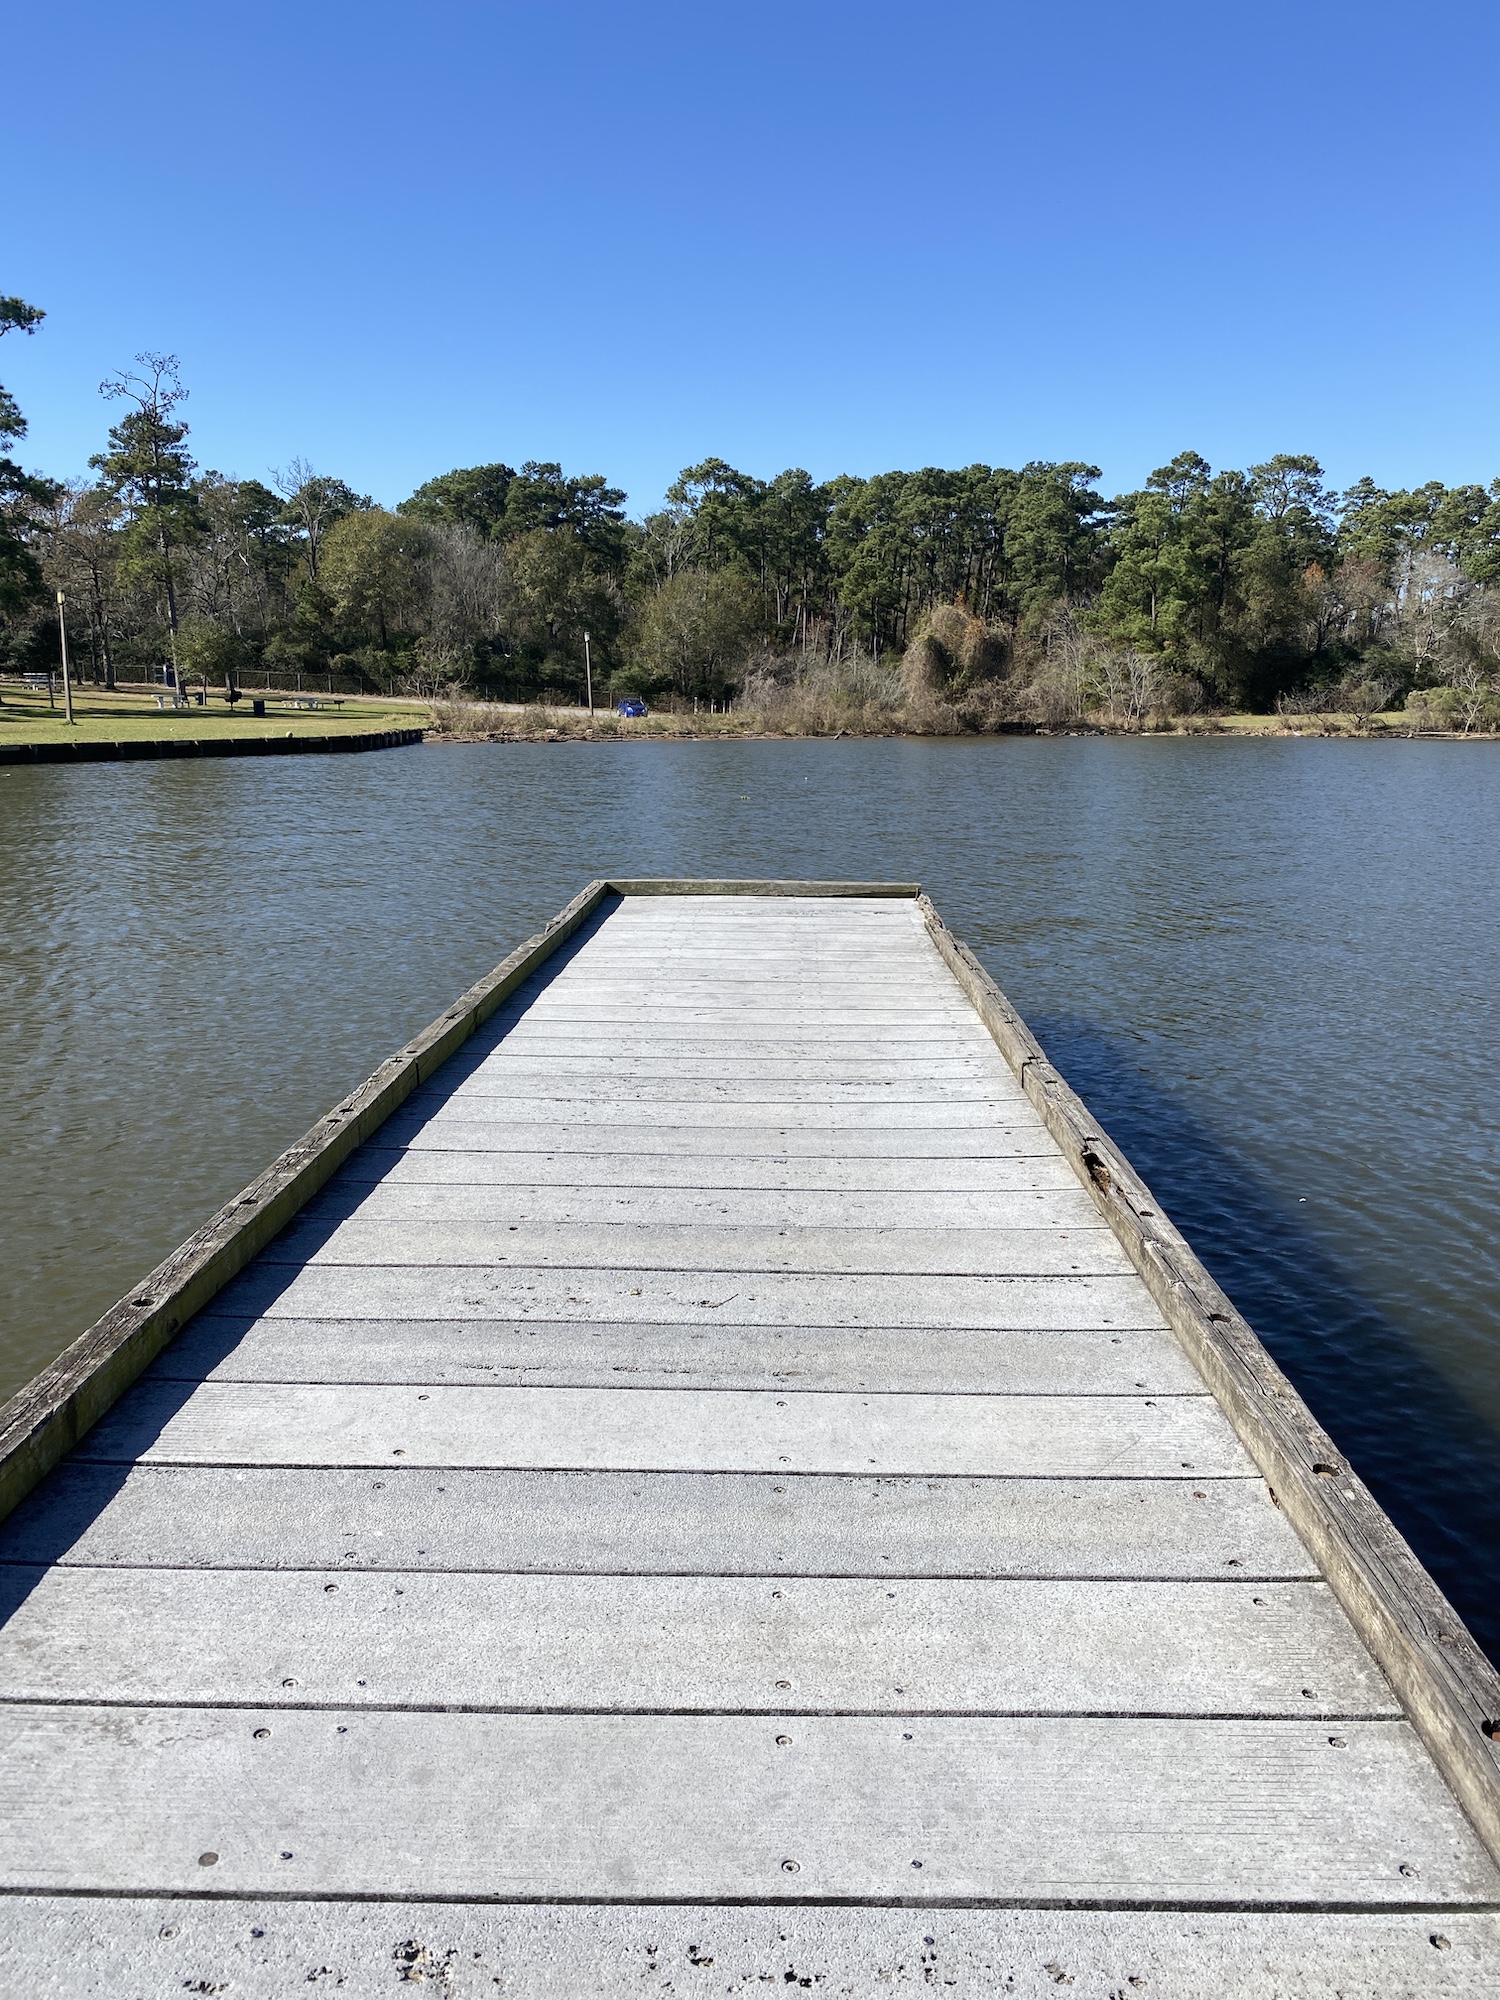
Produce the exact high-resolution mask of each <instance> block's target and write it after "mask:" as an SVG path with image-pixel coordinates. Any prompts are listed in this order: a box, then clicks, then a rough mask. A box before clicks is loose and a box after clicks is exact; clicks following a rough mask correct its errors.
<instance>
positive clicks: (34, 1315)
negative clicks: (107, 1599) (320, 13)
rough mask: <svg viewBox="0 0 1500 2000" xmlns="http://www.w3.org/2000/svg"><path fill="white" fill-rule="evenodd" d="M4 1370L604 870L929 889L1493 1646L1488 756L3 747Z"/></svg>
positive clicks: (1391, 749)
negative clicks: (56, 763)
mask: <svg viewBox="0 0 1500 2000" xmlns="http://www.w3.org/2000/svg"><path fill="white" fill-rule="evenodd" d="M0 835H3V844H0V1008H3V1024H4V1044H3V1046H4V1051H5V1056H6V1063H7V1068H8V1072H9V1075H8V1087H7V1091H6V1106H7V1113H8V1115H7V1117H6V1120H5V1124H4V1128H3V1135H0V1250H3V1255H4V1264H5V1278H6V1287H5V1290H6V1293H7V1301H6V1318H5V1322H4V1329H3V1334H0V1393H3V1392H6V1391H8V1390H10V1389H11V1388H14V1387H15V1386H16V1385H17V1384H19V1383H21V1382H22V1381H24V1380H25V1379H26V1378H27V1377H28V1376H29V1375H30V1374H31V1373H33V1371H34V1370H35V1369H36V1368H38V1367H39V1366H41V1365H42V1364H43V1363H44V1362H46V1361H48V1360H49V1359H50V1358H51V1357H52V1356H53V1355H54V1354H56V1353H57V1352H58V1350H59V1349H60V1348H62V1347H63V1346H64V1345H66V1343H67V1342H68V1341H69V1340H70V1339H71V1338H72V1337H73V1336H74V1335H75V1334H76V1333H78V1332H79V1331H81V1330H82V1328H83V1327H85V1326H86V1325H87V1324H88V1323H89V1322H90V1321H91V1320H93V1319H94V1318H95V1317H96V1316H97V1315H98V1314H99V1313H100V1312H101V1311H102V1310H103V1309H104V1308H105V1307H106V1306H108V1305H110V1304H111V1303H112V1302H113V1301H114V1299H115V1298H116V1297H117V1296H119V1294H120V1293H122V1292H123V1291H124V1290H125V1289H126V1288H127V1286H129V1285H130V1284H131V1283H132V1282H133V1281H134V1280H135V1279H136V1278H138V1277H140V1276H141V1275H143V1274H144V1272H145V1271H146V1270H147V1269H149V1268H150V1266H151V1265H153V1264H154V1263H156V1262H157V1261H158V1259H159V1258H160V1257H161V1256H162V1255H164V1254H165V1253H166V1252H167V1251H168V1250H169V1249H171V1248H172V1246H173V1245H174V1244H176V1243H177V1242H178V1241H180V1240H181V1238H182V1237H183V1236H185V1235H186V1234H187V1233H188V1232H189V1231H190V1230H191V1229H193V1228H194V1227H195V1226H196V1225H197V1224H198V1223H199V1222H201V1221H202V1220H203V1218H204V1217H205V1216H207V1215H208V1214H209V1213H210V1211H211V1210H212V1209H214V1208H215V1207H216V1206H217V1205H218V1204H219V1203H220V1202H221V1201H223V1200H224V1199H226V1198H227V1197H228V1196H229V1195H230V1194H232V1193H233V1192H234V1191H235V1190H236V1189H238V1188H239V1187H240V1186H241V1185H242V1184H243V1183H244V1182H245V1181H246V1180H248V1179H249V1178H250V1176H251V1175H252V1174H253V1173H254V1172H255V1171H256V1170H258V1169H259V1168H260V1167H262V1166H264V1165H265V1164H266V1163H267V1162H268V1161H269V1160H270V1159H271V1158H272V1157H273V1155H274V1154H276V1153H277V1152H278V1151H280V1149H281V1148H282V1147H284V1146H285V1145H287V1144H289V1143H290V1142H291V1141H292V1140H293V1139H295V1138H297V1137H298V1136H299V1135H300V1134H301V1133H302V1132H303V1131H304V1130H305V1129H306V1128H307V1126H308V1125H309V1124H311V1122H312V1121H313V1119H314V1118H315V1117H316V1116H317V1114H318V1113H319V1112H321V1111H322V1110H324V1109H325V1108H326V1107H327V1106H328V1105H329V1104H330V1103H331V1102H332V1101H333V1100H334V1099H336V1098H337V1097H339V1096H341V1095H342V1094H343V1093H344V1092H345V1091H346V1090H348V1089H350V1088H351V1087H352V1086H353V1085H354V1084H356V1083H357V1082H359V1081H360V1080H361V1079H362V1078H363V1077H364V1076H365V1075H366V1074H367V1073H368V1072H369V1071H370V1070H371V1069H372V1068H373V1067H374V1065H375V1064H376V1062H377V1061H379V1060H380V1059H381V1058H382V1057H383V1056H385V1055H386V1054H388V1053H389V1052H390V1051H391V1050H392V1049H393V1048H395V1047H396V1046H397V1045H398V1044H399V1043H400V1042H402V1041H403V1040H405V1038H406V1037H407V1036H408V1035H409V1034H411V1033H412V1032H413V1031H414V1030H415V1029H417V1028H419V1027H421V1026H422V1025H423V1024H424V1023H425V1022H427V1021H428V1020H429V1019H430V1018H431V1017H432V1016H433V1015H434V1014H436V1013H437V1012H438V1011H439V1009H440V1008H441V1007H442V1006H444V1005H445V1004H446V1003H447V1002H448V1001H449V1000H450V999H451V998H452V997H453V996H454V995H455V994H456V993H458V992H459V991H460V989H461V988H463V987H464V986H466V985H468V984H469V982H470V981H471V980H473V979H475V978H476V977H478V976H479V975H480V974H481V973H483V972H485V971H487V970H488V969H489V967H490V966H491V965H493V964H494V963H495V961H496V960H497V959H499V958H500V957H501V956H503V954H504V953H505V952H506V951H508V950H509V949H510V948H511V947H512V946H513V945H515V944H516V943H518V942H519V941H520V940H521V939H522V938H523V937H525V936H526V935H528V934H529V933H530V932H531V931H532V930H534V929H535V928H537V926H538V925H540V924H541V923H542V922H543V921H544V920H545V919H546V918H547V917H548V916H550V915H551V914H552V913H553V911H555V910H556V909H557V908H558V907H559V906H560V905H561V904H563V903H564V902H566V901H567V900H568V898H569V897H570V896H572V895H573V893H574V892H575V891H576V890H577V889H578V888H579V887H580V886H581V885H582V884H583V883H584V882H585V881H587V880H588V879H589V878H590V877H591V876H594V875H602V874H608V873H617V874H632V875H650V874H662V875H762V876H770V875H777V876H833V875H838V876H865V877H873V876H881V877H887V878H898V879H906V880H920V881H921V882H922V883H923V884H924V885H925V886H926V887H927V889H928V890H929V891H930V893H931V894H932V896H933V897H934V899H935V901H936V902H937V904H938V907H939V908H940V909H941V910H942V912H943V914H944V916H945V917H946V918H947V919H948V921H949V923H950V924H951V925H952V926H953V928H954V929H955V930H956V931H957V932H958V933H959V935H960V936H962V937H965V938H967V939H968V940H969V942H970V943H971V944H973V945H974V946H975V948H976V949H977V950H978V952H979V954H980V955H981V957H982V958H983V959H984V960H985V962H986V964H987V965H988V966H989V968H990V970H991V971H992V972H993V973H994V975H995V977H996V978H997V979H998V980H999V982H1000V984H1001V985H1002V986H1003V987H1005V989H1006V990H1007V992H1008V993H1009V994H1010V995H1011V997H1012V999H1014V1000H1015V1001H1016V1002H1017V1004H1018V1005H1019V1006H1020V1007H1021V1009H1022V1011H1023V1012H1024V1013H1025V1014H1026V1016H1027V1018H1028V1020H1029V1021H1030V1023H1031V1025H1032V1026H1033V1028H1034V1029H1035V1030H1036V1031H1037V1032H1038V1034H1039V1035H1040V1037H1041V1039H1042V1041H1043V1042H1044V1043H1045V1044H1046V1046H1047V1049H1048V1051H1049V1053H1050V1054H1051V1056H1052V1058H1053V1060H1054V1061H1055V1062H1056V1063H1057V1064H1058V1066H1059V1067H1060V1068H1061V1069H1062V1070H1063V1072H1064V1073H1065V1074H1066V1075H1067V1076H1068V1078H1069V1079H1070V1081H1071V1082H1072V1083H1073V1084H1074V1085H1075V1086H1076V1087H1077V1088H1078V1089H1079V1090H1080V1091H1081V1092H1082V1093H1083V1095H1084V1096H1085V1097H1086V1098H1087V1099H1088V1100H1089V1102H1090V1104H1091V1106H1092V1107H1093V1109H1094V1110H1095V1112H1096V1113H1097V1114H1098V1115H1099V1117H1100V1118H1101V1119H1102V1120H1103V1122H1104V1123H1105V1125H1106V1126H1107V1127H1108V1128H1109V1129H1110V1130H1111V1131H1112V1132H1113V1134H1114V1136H1115V1137H1116V1139H1117V1140H1119V1141H1120V1143H1121V1144H1122V1145H1123V1146H1124V1147H1125V1149H1126V1150H1127V1151H1128V1152H1129V1154H1130V1155H1131V1157H1132V1158H1133V1159H1134V1160H1135V1162H1136V1164H1137V1165H1138V1166H1139V1167H1140V1168H1141V1170H1142V1171H1143V1172H1144V1174H1145V1175H1146V1177H1147V1179H1148V1180H1150V1181H1151V1182H1152V1183H1153V1184H1154V1185H1155V1188H1156V1191H1157V1193H1158V1195H1159V1196H1160V1197H1161V1199H1162V1201H1163V1202H1164V1204H1165V1205H1166V1206H1167V1207H1168V1208H1169V1209H1170V1210H1171V1212H1172V1213H1173V1215H1174V1217H1175V1218H1176V1220H1177V1221H1178V1222H1179V1223H1180V1224H1181V1225H1182V1226H1183V1227H1184V1228H1185V1229H1186V1231H1187V1233H1188V1235H1189V1236H1190V1237H1191V1238H1192V1240H1193V1242H1194V1244H1195V1245H1196V1247H1197V1248H1198V1250H1199V1251H1200V1253H1201V1254H1202V1256H1203V1258H1204V1259H1205V1261H1206V1262H1207V1264H1208V1265H1209V1266H1210V1268H1211V1269H1212V1270H1213V1272H1214V1274H1215V1276H1216V1277H1218V1279H1219V1280H1220V1282H1221V1283H1223V1284H1224V1285H1225V1287H1226V1288H1227V1289H1228V1291H1229V1292H1230V1293H1231V1294H1232V1296H1233V1297H1234V1299H1235V1301H1236V1303H1237V1304H1238V1305H1239V1306H1240V1307H1241V1308H1242V1309H1243V1311H1244V1312H1245V1313H1246V1314H1247V1315H1248V1316H1249V1318H1250V1321H1251V1323H1252V1324H1253V1325H1254V1326H1255V1327H1256V1328H1257V1330H1258V1331H1259V1332H1260V1334H1261V1335H1262V1337H1263V1338H1264V1339H1265V1340H1266V1341H1267V1343H1268V1344H1269V1345H1270V1346H1271V1348H1272V1349H1273V1350H1274V1352H1275V1353H1276V1355H1277V1357H1278V1358H1279V1360H1280V1361H1281V1362H1282V1364H1283V1365H1284V1366H1285V1367H1286V1368H1287V1369H1288V1370H1289V1371H1290V1373H1291V1375H1292V1377H1293V1379H1294V1380H1295V1381H1296V1382H1297V1384H1298V1385H1299V1387H1300V1388H1301V1390H1302V1391H1303V1393H1304V1395H1306V1397H1307V1398H1308V1400H1309V1401H1310V1403H1311V1404H1312V1406H1313V1408H1314V1409H1315V1410H1316V1411H1317V1413H1318V1415H1319V1416H1320V1417H1321V1418H1322V1419H1323V1421H1324V1422H1325V1423H1326V1424H1327V1425H1328V1427H1329V1428H1330V1430H1331V1431H1332V1432H1333V1434H1334V1436H1335V1437H1336V1438H1337V1440H1338V1441H1339V1443H1340V1444H1341V1445H1342V1446H1343V1448H1344V1449H1345V1450H1346V1451H1347V1452H1348V1454H1349V1456H1350V1458H1351V1459H1352V1460H1353V1462H1354V1464H1355V1465H1356V1466H1357V1467H1358V1469H1359V1470H1360V1471H1361V1472H1362V1473H1363V1474H1364V1476H1365V1478H1366V1479H1367V1480H1368V1481H1369V1482H1370V1484H1371V1485H1372V1486H1373V1487H1374V1489H1375V1491H1376V1493H1377V1494H1378V1495H1379V1497H1380V1499H1381V1500H1382V1502H1383V1503H1384V1504H1385V1506H1386V1507H1387V1508H1388V1509H1389V1510H1390V1512H1391V1514H1392V1515H1393V1516H1394V1517H1395V1519H1396V1521H1397V1522H1398V1524H1399V1525H1400V1526H1401V1527H1402V1529H1403V1530H1404V1531H1405V1532H1406V1534H1407V1535H1408V1536H1409V1537H1410V1539H1411V1540H1412V1541H1413V1543H1414V1544H1415V1545H1416V1548H1417V1550H1418V1552H1419V1554H1420V1555H1421V1556H1422V1557H1423V1559H1424V1560H1425V1561H1426V1562H1427V1564H1428V1565H1429V1566H1430V1568H1431V1569H1432V1570H1433V1571H1434V1572H1435V1574H1436V1575H1437V1577H1438V1579H1439V1581H1440V1582H1441V1583H1442V1585H1443V1586H1444V1588H1445V1589H1446V1590H1447V1591H1448V1592H1449V1594H1450V1595H1451V1596H1452V1598H1453V1599H1454V1601H1455V1602H1456V1603H1457V1605H1458V1606H1459V1608H1460V1610H1461V1611H1462V1612H1463V1614H1464V1615H1465V1617H1466V1618H1467V1619H1468V1620H1469V1622H1470V1624H1471V1625H1472V1626H1473V1628H1474V1629H1475V1631H1476V1633H1477V1634H1478V1635H1479V1636H1480V1638H1481V1639H1482V1640H1483V1642H1484V1643H1485V1644H1487V1645H1488V1646H1489V1648H1490V1650H1491V1652H1492V1653H1493V1654H1495V1655H1496V1657H1497V1658H1500V1258H1497V1254H1496V1246H1495V1215H1496V1211H1497V1202H1500V1144H1497V1139H1500V1084H1497V1079H1496V1060H1497V1055H1500V923H1497V921H1496V919H1497V909H1500V905H1497V895H1496V890H1497V885H1500V751H1497V750H1496V749H1495V748H1493V747H1492V746H1489V745H1465V744H1452V743H1430V744H1424V743H1412V742H1401V743H1335V742H1315V741H1314V742H1279V741H1269V740H1266V741H1256V742H1241V743H1236V742H1215V741H1211V740H1210V741H1195V740H1176V739H1168V740H1151V739H1146V740H1139V741H1131V740H1120V739H1114V740H1111V739H1098V740H1096V739H1071V738H1070V739H1037V740H1024V739H1008V740H1007V739H1002V740H999V741H985V742H920V741H913V742H875V743H859V742H839V743H830V742H824V743H718V744H708V743H702V744H680V745H663V744H637V745H623V746H616V745H597V746H595V745H511V746H495V747H490V746H485V747H476V748H472V749H446V750H439V749H426V750H413V751H402V752H390V753H384V754H381V755H378V756H368V757H347V758H345V757H337V758H305V759H304V758H295V759H287V760H285V761H282V760H275V761H272V762H261V761H260V760H258V759H257V760H253V761H252V760H246V761H244V762H226V763H217V762H215V763H204V764H195V763H183V764H161V765H135V766H126V767H121V768H113V767H110V766H108V765H93V766H84V767H81V768H79V769H77V770H71V771H70V770H66V769H62V768H51V769H41V770H16V769H11V770H3V771H0Z"/></svg>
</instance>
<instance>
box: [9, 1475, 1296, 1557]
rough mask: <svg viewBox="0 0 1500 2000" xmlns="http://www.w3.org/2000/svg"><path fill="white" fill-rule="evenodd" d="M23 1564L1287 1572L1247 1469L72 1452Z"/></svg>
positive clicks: (1285, 1542)
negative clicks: (493, 1467) (522, 1467)
mask: <svg viewBox="0 0 1500 2000" xmlns="http://www.w3.org/2000/svg"><path fill="white" fill-rule="evenodd" d="M4 1554H5V1557H6V1559H7V1560H9V1561H15V1562H20V1563H27V1564H30V1563H38V1562H68V1563H88V1564H104V1565H108V1564H120V1565H128V1566H130V1567H134V1568H154V1567H166V1568H188V1569H235V1570H252V1569H254V1570H259V1569H299V1570H321V1571H323V1572H325V1573H326V1574H328V1575H330V1576H336V1575H340V1574H343V1573H345V1572H347V1571H351V1570H358V1569H410V1570H419V1571H434V1572H435V1571H440V1570H443V1571H449V1572H457V1571H463V1570H473V1571H495V1572H499V1571H511V1570H517V1571H535V1572H548V1573H551V1572H556V1571H567V1572H571V1573H577V1574H579V1575H594V1574H611V1575H631V1576H635V1575H661V1576H776V1577H782V1576H792V1575H797V1576H856V1577H858V1576H863V1577H885V1578H889V1577H900V1576H928V1577H945V1576H953V1577H1015V1578H1020V1577H1077V1578H1111V1577H1120V1578H1128V1577H1134V1578H1140V1579H1147V1578H1165V1579H1173V1580H1176V1579H1180V1580H1183V1581H1187V1580H1190V1579H1193V1578H1213V1579H1218V1580H1228V1579H1239V1580H1242V1581H1246V1582H1257V1581H1267V1582H1274V1581H1278V1580H1295V1579H1305V1578H1309V1577H1313V1576H1315V1575H1316V1570H1315V1567H1314V1565H1313V1563H1312V1561H1311V1559H1310V1558H1309V1556H1308V1554H1307V1551H1306V1550H1305V1549H1304V1548H1303V1546H1302V1544H1301V1543H1300V1542H1299V1541H1298V1540H1297V1538H1296V1536H1295V1535H1294V1534H1293V1533H1292V1531H1291V1529H1290V1528H1289V1527H1288V1526H1287V1523H1286V1520H1285V1518H1284V1516H1283V1515H1282V1514H1281V1512H1280V1511H1279V1509H1277V1508H1276V1507H1275V1506H1273V1505H1272V1503H1271V1501H1270V1500H1269V1499H1268V1498H1267V1495H1266V1490H1265V1487H1264V1486H1263V1485H1262V1484H1261V1482H1260V1481H1258V1480H1253V1479H1208V1480H1205V1481H1204V1482H1203V1483H1202V1485H1201V1486H1195V1485H1193V1484H1191V1482H1190V1481H1189V1480H1186V1479H1133V1480H1132V1479H1081V1480H1070V1479H995V1478H984V1479H964V1478H949V1479H931V1478H926V1477H923V1478H920V1479H898V1478H889V1477H887V1478H871V1477H869V1476H868V1475H860V1476H857V1477H856V1476H854V1475H844V1476H829V1475H826V1474H811V1475H808V1474H796V1473H792V1474H788V1473H787V1472H785V1471H784V1470H782V1471H778V1472H776V1473H731V1472H710V1473H678V1472H648V1473H641V1472H625V1473H622V1472H493V1471H465V1470H462V1469H460V1470H454V1469H453V1468H452V1467H447V1468H444V1469H443V1470H442V1471H422V1470H418V1469H414V1468H405V1469H402V1467H401V1461H400V1460H392V1462H391V1466H390V1469H389V1470H382V1471H381V1472H380V1473H379V1474H378V1475H376V1474H375V1473H374V1472H373V1471H370V1470H361V1471H355V1470H348V1469H342V1468H337V1467H334V1468H329V1467H319V1468H304V1467H293V1466H288V1467H270V1466H246V1467H239V1468H234V1467H223V1466H165V1465H152V1466H147V1465H135V1466H132V1467H126V1468H122V1467H119V1466H116V1465H99V1464H92V1465H91V1464H86V1463H83V1462H80V1461H78V1460H72V1461H70V1462H69V1464H68V1465H67V1466H65V1467H63V1468H61V1469H60V1470H59V1472H58V1474H57V1476H56V1478H55V1480H54V1481H53V1482H52V1484H51V1485H50V1486H49V1487H48V1488H47V1489H46V1491H45V1492H43V1493H39V1494H37V1495H36V1496H35V1497H34V1498H33V1499H32V1500H31V1501H29V1502H28V1503H27V1504H26V1505H25V1506H24V1507H22V1508H21V1509H20V1510H19V1512H18V1513H17V1514H16V1516H15V1519H14V1523H13V1525H12V1526H11V1527H10V1529H9V1531H8V1533H7V1536H6V1538H5V1543H4Z"/></svg>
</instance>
